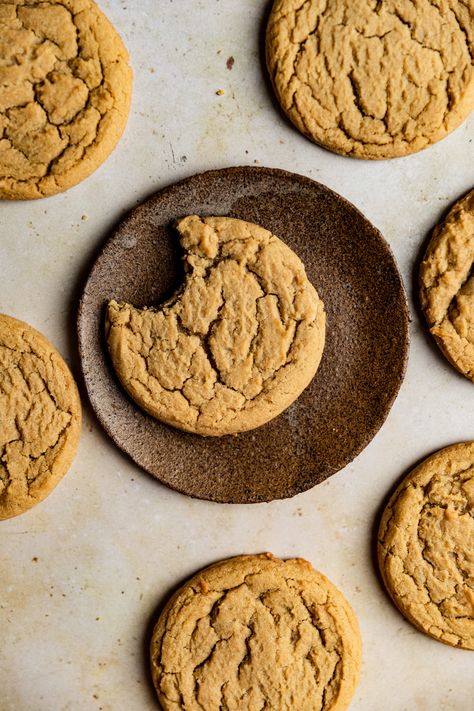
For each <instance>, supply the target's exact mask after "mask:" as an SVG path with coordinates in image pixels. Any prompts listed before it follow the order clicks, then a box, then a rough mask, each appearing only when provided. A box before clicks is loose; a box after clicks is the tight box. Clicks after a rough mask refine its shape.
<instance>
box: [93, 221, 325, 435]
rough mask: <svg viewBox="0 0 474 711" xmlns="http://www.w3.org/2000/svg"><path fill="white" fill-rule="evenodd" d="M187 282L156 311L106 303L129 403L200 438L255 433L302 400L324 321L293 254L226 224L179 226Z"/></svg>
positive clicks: (264, 233)
mask: <svg viewBox="0 0 474 711" xmlns="http://www.w3.org/2000/svg"><path fill="white" fill-rule="evenodd" d="M177 229H178V232H179V234H180V241H181V246H182V247H183V249H184V251H185V258H184V264H185V271H186V274H185V281H184V284H183V286H182V288H181V289H180V290H179V291H177V292H176V294H175V295H174V297H173V298H172V299H171V300H170V301H168V302H167V303H165V304H164V305H163V306H161V307H159V308H156V309H155V308H146V307H145V308H135V307H134V306H131V305H130V304H118V303H117V302H116V301H111V302H110V303H109V305H108V309H107V341H108V346H109V351H110V355H111V359H112V363H113V366H114V368H115V371H116V373H117V375H118V377H119V379H120V382H121V383H122V385H123V386H124V388H125V389H126V390H127V392H128V393H129V395H130V396H131V397H132V398H133V399H134V400H135V402H137V404H138V405H140V407H141V408H143V409H144V410H145V411H146V412H148V413H149V414H151V415H152V416H153V417H156V418H158V419H159V420H162V421H163V422H166V423H168V424H170V425H173V426H175V427H178V428H180V429H183V430H186V431H188V432H195V433H197V434H200V435H215V436H219V435H225V434H233V433H237V432H242V431H244V430H249V429H253V428H254V427H259V426H260V425H262V424H264V423H265V422H268V421H269V420H271V419H272V418H273V417H275V416H276V415H278V414H280V413H281V412H282V411H283V410H284V409H285V408H287V407H288V406H289V405H290V404H291V403H292V402H293V401H294V400H295V399H296V398H297V397H298V395H300V394H301V392H302V391H303V390H304V388H305V387H306V386H307V385H308V384H309V382H310V381H311V379H312V378H313V376H314V374H315V373H316V370H317V368H318V365H319V362H320V360H321V355H322V352H323V348H324V339H325V312H324V307H323V304H322V301H321V300H320V298H319V297H318V294H317V293H316V289H315V288H314V287H313V286H312V285H311V284H310V282H309V281H308V278H307V276H306V273H305V270H304V266H303V264H302V263H301V261H300V259H299V258H298V257H297V255H296V254H295V253H294V252H293V251H292V250H291V249H290V248H289V247H287V246H286V245H285V244H284V243H283V242H282V241H281V240H279V239H278V238H277V237H275V236H274V235H272V234H271V233H270V232H268V230H265V229H263V228H262V227H259V226H258V225H255V224H252V223H249V222H244V221H243V220H236V219H232V218H228V217H205V218H200V217H197V216H190V217H186V218H184V219H182V220H180V221H179V222H178V223H177Z"/></svg>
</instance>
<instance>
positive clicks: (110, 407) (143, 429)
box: [78, 167, 408, 503]
mask: <svg viewBox="0 0 474 711" xmlns="http://www.w3.org/2000/svg"><path fill="white" fill-rule="evenodd" d="M193 213H196V214H198V215H228V216H230V217H238V218H241V219H243V220H248V221H249V222H255V223H257V224H259V225H262V226H263V227H266V228H267V229H268V230H271V231H272V232H273V233H274V234H276V235H277V236H278V237H280V238H281V239H283V240H284V241H285V242H286V243H287V244H288V245H289V246H290V247H291V248H292V249H293V250H294V251H295V252H296V253H297V254H298V255H299V256H300V257H301V259H302V260H303V262H304V265H305V267H306V271H307V274H308V277H309V279H310V280H311V281H312V283H313V284H314V285H315V287H316V288H317V290H318V292H319V294H320V296H321V297H322V299H323V300H324V304H325V307H326V311H327V333H326V346H325V350H324V355H323V359H322V362H321V365H320V367H319V370H318V372H317V374H316V377H315V378H314V379H313V381H312V382H311V384H310V385H309V387H308V388H307V389H306V390H305V391H304V392H303V394H302V395H301V396H300V397H299V398H298V400H296V402H294V403H293V405H291V407H289V408H288V409H287V410H286V411H285V412H284V413H283V414H281V415H280V416H279V417H277V418H276V419H274V420H272V421H271V422H269V423H268V424H266V425H264V426H263V427H260V428H259V429H256V430H253V431H250V432H245V433H243V434H240V435H238V436H226V437H222V438H211V437H208V438H204V437H200V436H198V435H193V434H187V433H184V432H181V431H179V430H176V429H173V428H172V427H168V426H167V425H164V424H162V423H161V422H159V421H158V420H155V419H153V418H152V417H149V416H148V415H146V414H145V413H144V412H142V411H141V410H140V409H139V407H138V406H137V405H135V404H134V403H133V402H132V401H131V400H130V399H129V397H128V396H127V395H126V394H125V392H124V391H123V390H122V389H121V386H120V385H119V384H118V381H117V379H116V378H115V376H114V373H113V370H112V368H111V365H110V362H109V359H108V355H107V350H106V345H105V339H104V310H105V305H106V304H107V302H108V301H109V299H117V300H118V301H127V302H130V303H131V304H134V305H135V306H143V305H152V304H158V303H160V301H162V299H163V298H164V297H167V296H168V295H170V294H171V293H172V292H173V291H174V289H175V287H176V286H177V284H178V283H179V282H180V280H181V276H182V272H181V265H180V254H179V245H178V240H177V236H176V234H174V233H173V230H171V229H170V228H169V225H170V223H171V222H172V221H173V220H175V219H176V218H177V217H182V216H184V215H188V214H193ZM78 331H79V349H80V355H81V361H82V369H83V373H84V379H85V382H86V386H87V390H88V393H89V397H90V401H91V403H92V406H93V408H94V410H95V412H96V415H97V417H98V418H99V420H100V422H101V423H102V425H103V427H104V428H105V430H106V431H107V432H108V434H109V435H110V436H111V437H112V439H113V440H114V442H115V443H116V444H117V446H118V447H120V449H122V450H123V451H124V452H126V453H127V454H129V455H130V457H132V459H133V460H134V461H135V462H136V463H137V464H138V465H139V466H140V467H142V468H143V469H145V470H146V471H148V472H150V474H153V476H155V477H156V478H157V479H159V480H160V481H161V482H163V484H166V485H167V486H170V487H172V488H173V489H177V490H178V491H181V492H183V493H185V494H189V495H190V496H196V497H199V498H203V499H209V500H211V501H219V502H227V503H250V502H258V501H270V500H272V499H279V498H285V497H288V496H294V495H295V494H297V493H299V492H301V491H305V490H306V489H309V488H310V487H312V486H314V485H315V484H318V483H319V482H321V481H323V480H324V479H326V478H327V477H328V476H330V475H331V474H334V473H335V472H337V471H338V470H339V469H341V468H342V467H344V466H345V465H346V464H347V463H348V462H350V461H351V460H352V459H353V458H354V457H355V456H356V455H357V454H358V453H359V452H360V451H361V450H362V449H363V448H364V447H365V446H366V445H367V444H368V443H369V442H370V440H371V439H372V437H373V436H374V435H375V433H376V432H377V430H378V429H379V428H380V426H381V425H382V423H383V422H384V420H385V418H386V416H387V414H388V411H389V409H390V406H391V404H392V402H393V400H394V398H395V396H396V394H397V392H398V389H399V387H400V384H401V382H402V379H403V375H404V371H405V365H406V358H407V350H408V312H407V303H406V297H405V292H404V289H403V285H402V281H401V278H400V275H399V272H398V269H397V266H396V264H395V261H394V258H393V256H392V253H391V251H390V249H389V247H388V245H387V243H386V242H385V240H384V239H383V237H382V235H381V234H380V232H378V230H376V229H375V227H373V226H372V225H371V224H370V222H368V221H367V220H366V218H365V217H364V216H363V215H362V214H361V213H360V212H359V211H358V210H357V209H356V208H355V207H353V205H351V204H350V203H348V202H347V201H346V200H344V199H343V198H341V197H340V196H339V195H337V194H336V193H334V192H332V191H331V190H329V189H328V188H326V187H325V186H324V185H321V184H319V183H316V182H314V181H312V180H309V179H308V178H304V177H302V176H300V175H295V174H293V173H287V172H285V171H282V170H271V169H268V168H254V167H251V168H229V169H226V170H218V171H211V172H208V173H203V174H202V175H195V176H193V177H191V178H188V179H187V180H183V181H182V182H180V183H177V184H175V185H172V186H171V187H168V188H166V189H164V190H162V191H161V192H159V193H157V194H156V195H154V196H153V197H151V198H150V199H149V200H147V201H146V202H145V203H143V204H142V205H140V206H139V207H138V208H136V209H135V210H133V211H132V212H131V213H130V214H129V215H128V216H127V217H126V218H125V220H124V221H123V222H122V223H121V225H120V226H119V227H118V229H116V230H115V232H114V233H113V234H112V236H111V237H110V239H109V240H108V241H107V242H106V244H105V246H104V247H103V249H102V251H101V252H100V254H99V256H98V257H97V260H96V261H95V264H94V266H93V268H92V271H91V272H90V275H89V277H88V279H87V282H86V285H85V289H84V293H83V295H82V298H81V302H80V307H79V319H78Z"/></svg>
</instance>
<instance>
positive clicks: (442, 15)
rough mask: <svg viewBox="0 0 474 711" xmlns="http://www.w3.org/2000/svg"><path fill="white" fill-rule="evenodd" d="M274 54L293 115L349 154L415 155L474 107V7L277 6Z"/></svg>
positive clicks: (345, 1) (458, 1)
mask: <svg viewBox="0 0 474 711" xmlns="http://www.w3.org/2000/svg"><path fill="white" fill-rule="evenodd" d="M266 51H267V65H268V69H269V72H270V76H271V79H272V82H273V86H274V89H275V92H276V95H277V98H278V100H279V102H280V104H281V106H282V108H283V110H284V111H285V112H286V114H287V115H288V117H289V118H290V119H291V121H293V123H294V124H295V125H296V127H297V128H298V129H299V130H300V131H301V132H302V133H304V134H305V135H306V136H308V137H309V138H311V139H312V140H313V141H316V143H320V144H321V145H322V146H324V147H325V148H328V149H329V150H332V151H335V152H336V153H342V154H343V155H348V156H353V157H356V158H393V157H396V156H403V155H406V154H408V153H414V152H415V151H419V150H420V149H422V148H425V147H426V146H429V145H430V144H432V143H435V142H436V141H439V140H440V139H441V138H443V137H444V136H446V135H447V134H448V133H449V132H450V131H452V130H453V129H454V128H456V127H457V126H459V124H460V123H461V122H462V121H463V120H464V119H465V118H466V117H467V116H468V114H469V113H470V111H471V110H472V108H473V106H474V67H473V59H474V22H473V10H472V6H470V5H469V3H466V2H462V0H440V1H439V2H438V1H436V2H429V1H428V0H426V2H421V3H417V4H415V3H413V2H411V1H409V0H383V1H376V0H357V1H356V0H327V1H326V2H318V0H306V2H302V0H276V1H275V3H274V5H273V9H272V12H271V15H270V18H269V23H268V29H267V39H266Z"/></svg>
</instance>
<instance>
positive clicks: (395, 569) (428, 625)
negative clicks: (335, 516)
mask: <svg viewBox="0 0 474 711" xmlns="http://www.w3.org/2000/svg"><path fill="white" fill-rule="evenodd" d="M378 557H379V563H380V570H381V572H382V576H383V579H384V581H385V585H386V586H387V589H388V591H389V593H390V595H391V596H392V598H393V600H394V602H395V604H396V605H397V606H398V607H399V609H400V610H401V612H402V614H403V615H404V616H405V617H406V618H407V619H408V620H410V622H412V623H413V624H414V625H416V626H417V627H418V628H419V629H421V630H422V631H423V632H426V634H428V635H430V636H431V637H434V638H435V639H437V640H439V641H441V642H445V643H446V644H450V645H452V646H453V647H463V648H464V649H474V442H466V443H462V444H455V445H453V446H451V447H446V449H442V450H440V451H439V452H436V454H433V455H432V456H431V457H428V459H426V460H425V461H424V462H422V464H420V465H419V466H418V467H416V469H414V471H413V472H411V474H409V475H408V476H407V477H406V479H405V480H404V481H403V482H402V483H401V485H400V486H399V487H398V489H397V490H396V491H395V493H394V495H393V496H392V498H391V499H390V502H389V504H388V506H387V508H386V509H385V512H384V514H383V516H382V521H381V523H380V530H379V542H378Z"/></svg>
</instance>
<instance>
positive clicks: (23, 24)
mask: <svg viewBox="0 0 474 711" xmlns="http://www.w3.org/2000/svg"><path fill="white" fill-rule="evenodd" d="M131 86H132V75H131V70H130V67H129V65H128V55H127V50H126V49H125V47H124V45H123V42H122V40H121V39H120V37H119V35H118V34H117V32H116V31H115V29H114V28H113V27H112V25H111V24H110V22H109V21H108V20H107V18H106V17H105V16H104V15H103V14H102V12H101V11H100V10H99V9H98V7H97V5H96V4H95V3H94V2H93V0H50V1H46V2H42V1H40V0H0V198H6V199H13V200H17V199H31V198H40V197H45V196H47V195H54V194H55V193H58V192H61V191H62V190H66V189H67V188H70V187H71V186H72V185H75V184H76V183H78V182H80V181H81V180H83V179H84V178H86V177H87V176H88V175H90V174H91V173H92V172H93V171H94V170H95V169H96V168H98V167H99V165H100V164H101V163H102V162H103V161H104V160H105V159H106V158H107V157H108V156H109V154H110V153H111V151H112V150H113V149H114V147H115V145H116V143H117V141H118V140H119V138H120V136H121V134H122V131H123V129H124V128H125V123H126V121H127V115H128V110H129V105H130V97H131Z"/></svg>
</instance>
